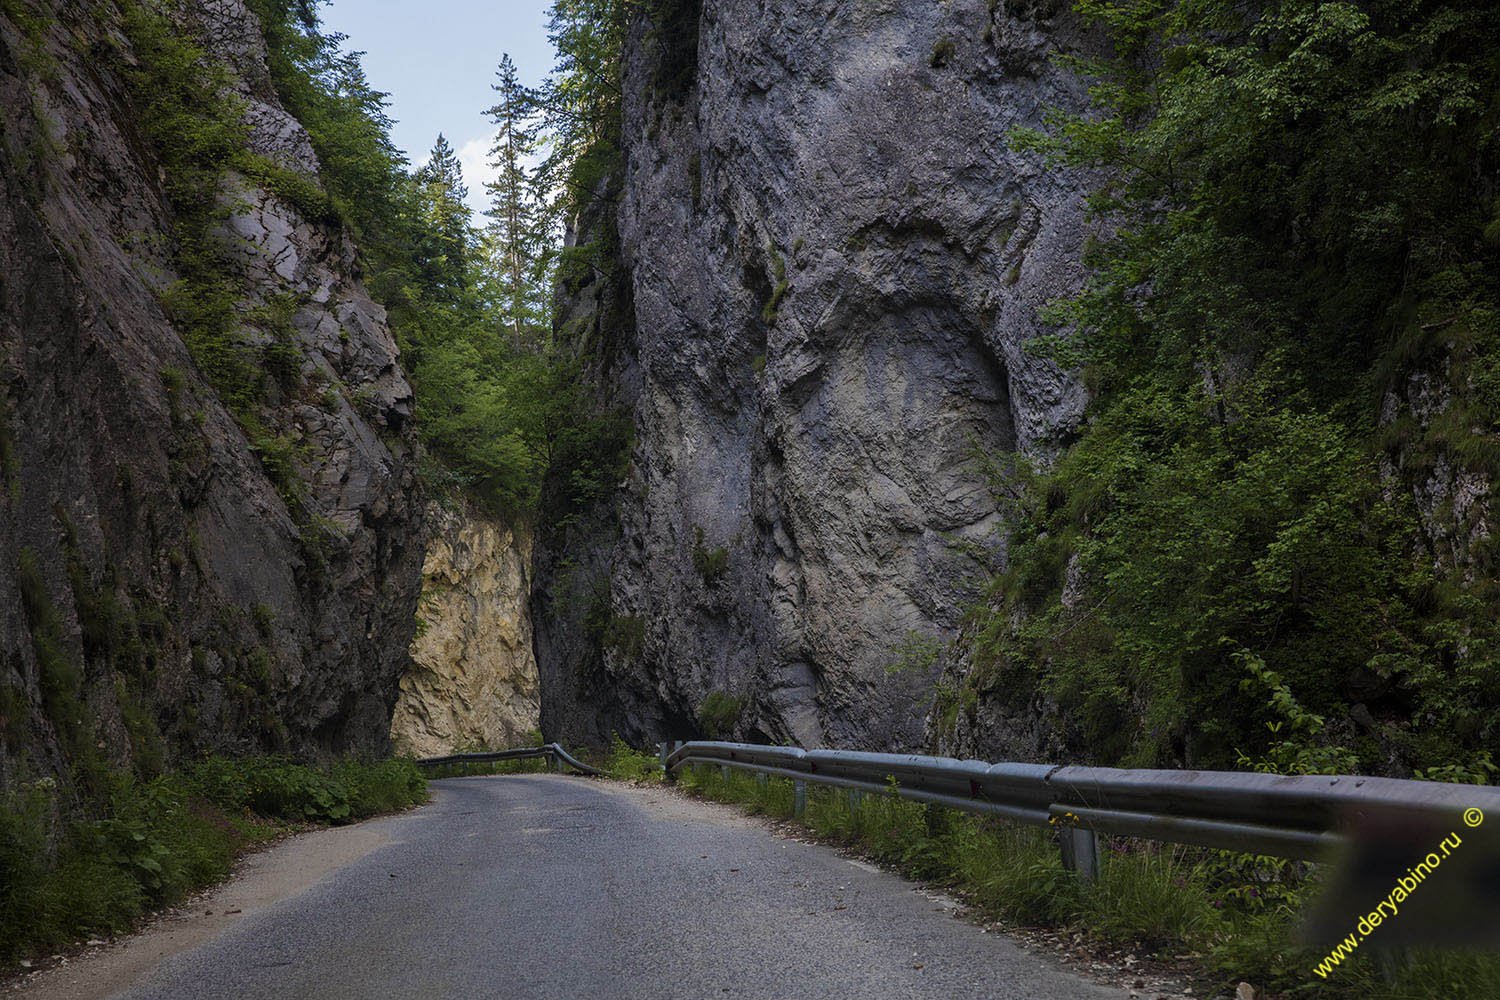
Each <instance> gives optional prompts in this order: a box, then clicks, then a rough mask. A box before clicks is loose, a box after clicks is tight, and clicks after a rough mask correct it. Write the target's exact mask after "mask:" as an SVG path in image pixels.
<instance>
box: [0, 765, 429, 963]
mask: <svg viewBox="0 0 1500 1000" xmlns="http://www.w3.org/2000/svg"><path fill="white" fill-rule="evenodd" d="M426 798H427V783H426V780H425V779H424V778H423V777H422V775H421V773H420V772H419V771H418V770H417V767H416V765H415V764H414V763H413V762H411V761H409V760H401V759H395V760H384V761H379V762H376V763H357V762H354V761H344V762H341V763H338V764H335V765H333V766H331V767H328V768H317V767H307V766H304V765H300V764H295V763H292V762H291V761H288V760H283V759H274V758H244V759H229V758H224V757H210V758H208V759H207V760H204V761H202V762H201V763H199V764H197V765H195V766H193V767H192V768H190V769H188V770H186V771H183V772H181V773H177V774H170V775H165V776H163V777H160V778H156V779H154V780H151V781H141V780H139V779H136V778H133V777H130V776H128V775H126V776H118V777H116V778H113V779H112V780H111V783H110V785H109V788H108V790H107V793H106V795H105V796H104V797H103V798H102V799H101V801H100V802H99V803H96V804H95V805H94V806H93V807H92V808H91V809H89V810H88V813H87V814H86V815H84V816H82V817H81V818H69V815H68V814H69V810H67V809H66V808H65V806H64V805H63V804H62V803H60V802H59V801H58V799H59V796H58V791H57V788H56V786H55V785H54V784H53V783H52V782H51V781H49V780H43V781H39V782H34V783H32V784H30V785H28V786H25V787H23V788H21V789H20V790H18V791H14V792H11V793H9V794H8V795H6V796H5V797H4V798H0V971H3V970H5V969H8V968H11V967H13V966H14V965H15V964H16V963H18V962H19V961H20V960H22V959H24V958H28V957H30V956H34V955H37V954H41V953H45V952H47V951H50V950H55V949H57V948H59V947H62V946H64V945H66V944H68V943H70V942H73V941H76V940H78V939H80V938H84V937H88V936H91V935H99V934H115V933H119V932H122V931H125V930H128V929H129V928H130V927H132V926H133V925H134V924H135V922H136V921H137V920H138V919H139V918H140V917H141V916H142V915H143V914H145V913H147V912H149V911H151V910H154V909H157V908H159V907H163V906H170V905H172V904H174V903H176V902H178V901H180V900H182V899H183V898H184V897H186V896H187V895H188V894H190V893H192V892H194V891H196V890H198V889H201V888H204V887H205V886H208V885H212V884H213V883H215V882H218V881H220V880H222V879H224V878H225V877H227V876H228V875H229V872H230V869H231V867H232V866H233V864H234V861H235V859H236V858H237V857H238V856H239V855H240V854H241V853H242V852H243V851H245V850H246V849H247V848H249V847H251V846H253V845H255V844H258V843H262V842H264V841H267V840H270V839H272V838H274V837H276V836H278V835H280V834H282V833H285V832H288V831H290V830H295V829H300V828H302V827H304V826H307V825H315V824H341V823H351V822H354V821H355V820H359V819H363V818H365V817H368V816H373V815H376V814H377V813H382V812H390V811H393V810H396V809H401V808H405V807H407V806H410V805H414V804H416V803H418V802H423V801H426Z"/></svg>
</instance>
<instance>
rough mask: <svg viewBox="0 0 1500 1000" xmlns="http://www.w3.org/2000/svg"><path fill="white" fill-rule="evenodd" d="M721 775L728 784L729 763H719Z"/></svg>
mask: <svg viewBox="0 0 1500 1000" xmlns="http://www.w3.org/2000/svg"><path fill="white" fill-rule="evenodd" d="M719 777H720V778H722V779H723V780H724V782H725V783H726V784H727V783H728V782H729V765H728V764H720V765H719Z"/></svg>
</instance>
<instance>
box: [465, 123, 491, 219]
mask: <svg viewBox="0 0 1500 1000" xmlns="http://www.w3.org/2000/svg"><path fill="white" fill-rule="evenodd" d="M494 142H495V136H494V133H485V134H484V135H481V136H476V137H475V138H473V139H470V140H469V141H468V142H466V143H464V144H463V145H462V146H460V147H458V162H459V164H460V165H461V166H462V167H463V168H464V183H465V184H467V185H468V186H469V207H470V208H472V209H473V210H474V215H475V217H476V218H475V220H474V221H475V224H476V225H482V224H483V223H482V216H483V215H484V210H485V209H487V208H489V205H490V196H489V193H488V192H487V191H485V189H484V185H485V184H486V182H488V181H492V180H494V179H495V175H496V173H497V171H495V170H492V169H491V168H490V165H489V163H488V162H487V161H488V160H489V158H490V146H491V145H493V144H494Z"/></svg>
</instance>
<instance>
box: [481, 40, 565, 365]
mask: <svg viewBox="0 0 1500 1000" xmlns="http://www.w3.org/2000/svg"><path fill="white" fill-rule="evenodd" d="M495 76H496V77H497V82H496V83H494V84H492V85H491V89H492V90H493V91H494V92H495V94H496V102H495V105H494V106H493V107H491V108H490V109H489V110H488V111H487V112H486V114H487V115H488V116H489V118H490V121H492V122H493V123H494V125H495V128H496V132H495V141H494V144H493V145H492V146H491V147H490V166H491V167H492V168H493V169H494V171H495V179H494V180H493V181H490V182H488V183H487V184H486V185H485V188H486V190H487V191H488V192H489V195H490V208H489V211H488V212H487V213H486V214H487V215H488V216H489V218H490V226H489V231H488V232H487V233H486V238H487V243H488V250H489V253H490V259H491V261H492V263H493V265H494V275H493V280H494V284H495V286H496V287H495V295H494V298H495V300H496V301H495V306H496V308H497V309H498V310H499V312H500V315H501V317H502V321H503V323H504V325H505V326H506V327H508V328H509V331H510V334H511V336H513V337H514V339H515V347H516V350H517V351H521V350H524V349H525V347H526V346H527V343H528V342H532V343H534V342H536V341H538V340H540V339H541V334H542V332H543V331H544V330H545V328H546V326H547V321H548V303H549V301H550V295H549V294H548V290H549V288H550V286H551V281H550V275H549V273H548V266H547V265H548V258H549V253H548V251H549V247H550V244H551V242H552V241H551V239H550V236H551V232H550V230H551V215H550V213H549V211H548V207H547V205H546V201H545V198H544V197H543V195H542V193H541V191H540V189H539V186H538V184H537V181H536V178H535V177H534V175H533V174H532V173H531V172H530V171H529V169H528V166H527V161H528V160H530V159H531V158H533V157H534V156H535V155H536V153H537V150H538V149H539V147H540V140H539V138H538V135H537V123H536V116H535V108H536V104H535V96H534V95H533V94H532V93H531V91H530V90H528V89H527V88H526V87H525V86H524V85H523V84H522V83H521V81H520V78H519V76H518V74H517V73H516V64H515V63H514V62H513V61H511V58H510V54H509V53H506V54H505V55H503V56H502V58H501V60H500V67H499V69H497V70H496V72H495Z"/></svg>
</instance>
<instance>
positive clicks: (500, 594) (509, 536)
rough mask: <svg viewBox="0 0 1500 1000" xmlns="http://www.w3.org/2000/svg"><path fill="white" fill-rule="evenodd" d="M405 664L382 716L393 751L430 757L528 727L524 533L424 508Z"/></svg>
mask: <svg viewBox="0 0 1500 1000" xmlns="http://www.w3.org/2000/svg"><path fill="white" fill-rule="evenodd" d="M431 518H432V521H433V522H434V523H435V525H436V527H437V530H436V532H435V533H434V535H433V538H432V541H431V543H430V544H429V545H428V547H427V557H426V561H425V562H424V564H423V567H422V599H421V602H420V604H419V605H418V607H417V634H416V638H415V639H413V640H412V644H411V654H412V659H413V660H414V661H415V662H414V664H413V666H412V669H411V671H410V672H408V673H407V674H406V676H404V677H403V678H402V679H401V694H400V698H399V699H398V701H397V702H396V711H395V714H394V716H393V717H392V719H391V740H392V741H393V742H394V743H395V745H396V750H397V752H398V753H409V754H415V755H417V756H435V755H440V754H446V753H454V752H459V751H463V750H469V749H478V748H498V747H506V746H511V745H514V744H516V743H518V742H520V741H521V740H522V739H523V738H524V737H525V736H526V734H527V733H528V732H530V731H531V730H535V729H536V728H537V727H538V723H539V715H540V710H541V692H540V687H539V684H538V679H537V667H536V657H535V655H534V654H533V652H532V645H531V608H530V603H529V598H530V593H531V586H530V585H531V579H530V575H531V546H532V537H531V532H530V530H529V529H528V528H526V527H524V526H516V525H510V524H505V523H502V522H500V521H495V520H490V519H486V518H482V517H477V516H475V515H473V514H472V513H469V512H461V511H451V510H446V509H441V508H433V509H432V511H431Z"/></svg>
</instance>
